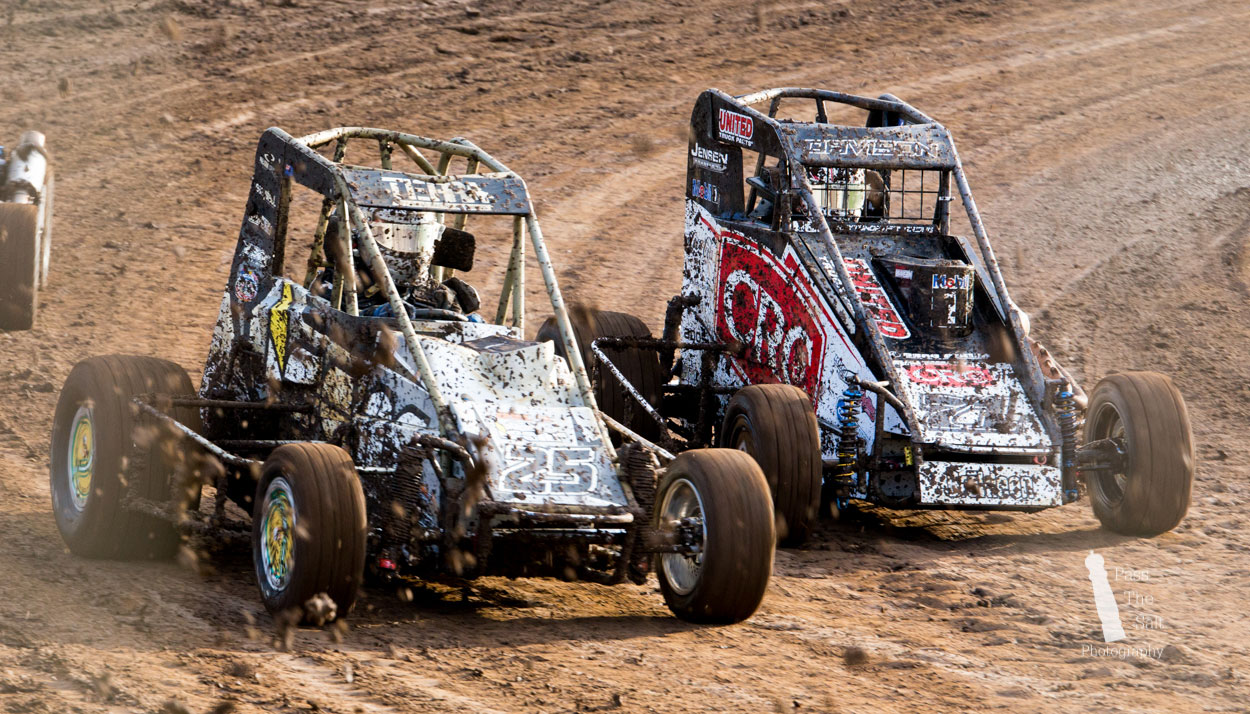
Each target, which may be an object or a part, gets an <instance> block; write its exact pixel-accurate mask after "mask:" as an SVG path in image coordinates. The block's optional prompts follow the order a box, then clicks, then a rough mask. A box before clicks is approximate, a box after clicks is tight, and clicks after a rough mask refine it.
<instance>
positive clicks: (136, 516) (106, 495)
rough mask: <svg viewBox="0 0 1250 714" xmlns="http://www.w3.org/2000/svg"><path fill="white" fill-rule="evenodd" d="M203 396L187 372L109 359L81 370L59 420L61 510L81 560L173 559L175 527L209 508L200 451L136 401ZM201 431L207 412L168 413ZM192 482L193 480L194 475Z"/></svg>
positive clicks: (64, 393)
mask: <svg viewBox="0 0 1250 714" xmlns="http://www.w3.org/2000/svg"><path fill="white" fill-rule="evenodd" d="M139 395H153V396H152V399H153V401H155V403H156V404H157V405H158V406H159V405H160V404H161V402H162V401H164V402H168V398H169V397H175V396H177V397H187V396H193V395H194V390H193V389H192V388H191V379H190V378H189V377H188V376H187V373H186V370H184V369H182V368H181V367H179V366H178V365H176V364H174V363H172V362H167V361H165V360H161V359H155V358H152V357H136V356H132V355H108V356H104V357H92V358H90V359H86V360H83V361H81V362H79V363H78V364H76V365H74V369H73V370H72V371H71V372H70V374H69V377H68V378H67V379H66V380H65V386H64V387H62V388H61V395H60V398H59V399H58V401H57V405H56V411H55V412H54V415H53V421H52V459H51V470H50V471H51V474H50V475H51V491H52V511H53V515H54V516H55V518H56V525H57V528H58V529H60V531H61V537H62V538H63V539H64V540H65V544H66V545H68V546H69V549H70V551H72V552H73V553H75V554H77V555H80V556H84V557H89V558H168V557H170V556H171V555H173V553H174V552H175V551H176V550H177V548H178V545H179V543H180V542H181V539H180V536H179V534H178V531H177V528H176V527H175V525H174V519H176V518H177V517H178V514H179V511H180V510H181V509H187V508H194V507H196V506H198V504H199V496H200V482H199V479H198V478H196V477H195V476H194V475H193V474H191V472H192V471H193V463H194V454H195V453H196V450H195V449H194V447H193V444H192V443H191V442H190V440H189V439H186V438H185V437H184V436H183V435H182V433H181V432H178V431H177V430H175V429H174V428H173V427H172V426H171V425H169V424H167V423H166V422H164V421H161V420H158V419H156V418H154V417H152V416H150V415H148V414H145V413H144V412H142V411H141V410H140V409H139V407H138V406H137V405H136V404H134V402H132V401H131V400H132V399H133V398H134V397H136V396H139ZM163 411H164V412H165V413H167V414H170V415H171V416H173V417H174V418H175V419H177V420H178V421H179V422H181V423H182V424H185V425H187V426H188V427H190V428H192V429H195V430H196V431H198V430H199V428H200V427H199V424H200V414H199V410H198V409H195V408H190V407H169V408H165V409H164V410H163ZM188 474H191V475H188ZM127 496H131V497H138V498H142V499H144V500H146V501H147V502H149V504H153V505H156V506H158V507H164V508H166V509H167V512H168V513H169V514H170V517H169V518H160V517H157V516H155V515H153V514H151V513H148V512H141V511H139V510H136V509H134V508H131V507H128V505H127V504H126V503H124V501H125V500H126V497H127Z"/></svg>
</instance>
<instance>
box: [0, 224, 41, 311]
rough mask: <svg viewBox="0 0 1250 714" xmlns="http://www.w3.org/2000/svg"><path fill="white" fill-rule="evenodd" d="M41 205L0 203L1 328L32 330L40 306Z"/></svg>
mask: <svg viewBox="0 0 1250 714" xmlns="http://www.w3.org/2000/svg"><path fill="white" fill-rule="evenodd" d="M39 238H40V236H39V206H36V205H34V204H30V203H0V330H29V329H30V328H31V327H33V326H34V324H35V312H36V311H37V308H38V305H39V272H40V270H39V268H40V263H41V255H40V250H39Z"/></svg>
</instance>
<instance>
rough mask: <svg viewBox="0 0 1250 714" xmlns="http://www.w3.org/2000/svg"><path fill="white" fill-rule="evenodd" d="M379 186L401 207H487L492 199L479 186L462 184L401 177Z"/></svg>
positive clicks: (389, 177)
mask: <svg viewBox="0 0 1250 714" xmlns="http://www.w3.org/2000/svg"><path fill="white" fill-rule="evenodd" d="M381 180H382V183H384V184H385V185H386V189H387V191H388V192H389V193H390V194H391V197H392V198H394V200H395V202H396V203H397V204H399V205H401V206H412V207H415V208H421V207H425V206H429V205H438V206H445V207H457V206H459V207H466V206H468V207H474V206H475V207H483V206H486V207H489V206H490V205H491V204H492V203H494V201H495V199H494V197H493V196H491V195H490V194H489V193H487V192H486V191H485V190H484V189H482V187H481V186H478V185H477V184H472V183H465V182H462V181H444V182H437V183H435V182H432V181H413V180H412V179H410V178H407V177H404V176H383V177H382V178H381Z"/></svg>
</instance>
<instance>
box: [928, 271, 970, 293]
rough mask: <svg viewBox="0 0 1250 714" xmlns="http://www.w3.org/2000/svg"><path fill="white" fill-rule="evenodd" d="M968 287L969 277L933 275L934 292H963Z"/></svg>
mask: <svg viewBox="0 0 1250 714" xmlns="http://www.w3.org/2000/svg"><path fill="white" fill-rule="evenodd" d="M967 287H968V276H967V275H945V274H941V273H934V274H933V289H934V290H963V289H965V288H967Z"/></svg>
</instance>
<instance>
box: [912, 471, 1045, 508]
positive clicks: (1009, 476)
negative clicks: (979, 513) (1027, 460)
mask: <svg viewBox="0 0 1250 714" xmlns="http://www.w3.org/2000/svg"><path fill="white" fill-rule="evenodd" d="M918 477H919V480H920V504H919V505H921V506H931V507H932V506H936V507H943V506H949V507H956V508H1005V509H1017V508H1027V509H1037V508H1049V507H1051V506H1060V505H1063V481H1062V475H1061V472H1060V470H1059V469H1058V468H1057V467H1054V466H1041V465H1036V464H984V463H980V464H979V463H966V462H948V461H926V462H924V463H922V464H921V465H920V469H919V473H918Z"/></svg>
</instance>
